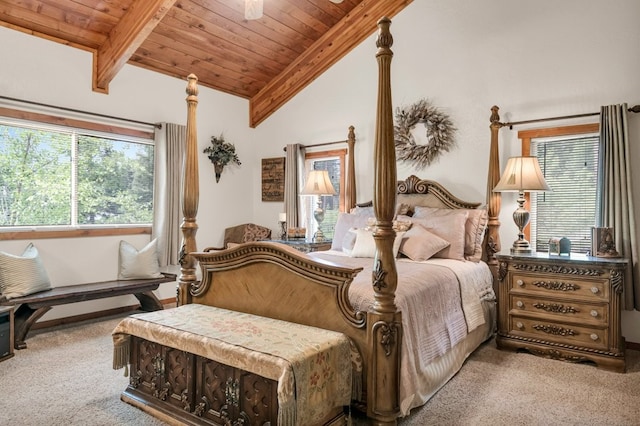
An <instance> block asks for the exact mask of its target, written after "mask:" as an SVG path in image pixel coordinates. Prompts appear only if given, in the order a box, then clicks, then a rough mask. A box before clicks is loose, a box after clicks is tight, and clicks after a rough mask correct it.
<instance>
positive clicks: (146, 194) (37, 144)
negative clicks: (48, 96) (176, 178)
mask: <svg viewBox="0 0 640 426" xmlns="http://www.w3.org/2000/svg"><path fill="white" fill-rule="evenodd" d="M153 154H154V147H153V141H152V140H147V139H141V138H135V137H127V136H121V135H115V134H109V133H101V132H98V131H87V130H80V129H72V128H68V127H62V126H50V125H45V124H41V123H35V122H27V121H24V122H23V121H9V120H4V119H0V227H2V228H20V227H28V228H30V229H31V228H34V227H44V226H46V227H58V228H74V227H82V226H89V227H96V226H101V225H109V226H113V225H118V226H121V225H150V224H151V222H152V218H153V164H154V159H153Z"/></svg>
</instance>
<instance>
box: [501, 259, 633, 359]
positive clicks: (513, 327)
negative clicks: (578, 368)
mask: <svg viewBox="0 0 640 426" xmlns="http://www.w3.org/2000/svg"><path fill="white" fill-rule="evenodd" d="M496 258H497V259H498V279H499V289H498V335H497V336H496V342H497V345H498V347H499V348H500V349H514V350H516V349H524V350H527V351H528V352H531V353H533V354H535V355H540V356H544V357H547V358H553V359H559V360H563V361H570V362H583V361H591V362H594V363H595V364H596V365H597V366H599V367H602V368H606V369H609V370H614V371H618V372H624V371H625V353H624V352H625V341H624V338H623V337H622V335H621V328H620V305H621V303H622V300H621V296H622V287H623V280H624V272H625V269H626V268H627V265H628V261H627V260H626V259H620V258H600V257H591V256H584V255H578V254H572V255H571V256H570V257H565V256H549V255H546V254H540V253H537V254H530V255H511V254H499V255H496Z"/></svg>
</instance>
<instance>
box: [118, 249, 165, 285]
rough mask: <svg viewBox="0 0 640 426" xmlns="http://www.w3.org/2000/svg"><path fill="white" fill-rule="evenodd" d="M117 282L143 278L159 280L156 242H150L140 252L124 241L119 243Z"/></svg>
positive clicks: (160, 275)
mask: <svg viewBox="0 0 640 426" xmlns="http://www.w3.org/2000/svg"><path fill="white" fill-rule="evenodd" d="M118 260H119V262H118V263H119V271H118V279H119V280H134V279H144V278H160V277H162V274H161V273H160V264H159V262H158V241H157V240H156V239H154V240H152V241H151V242H150V243H149V244H147V245H146V246H144V247H143V248H142V249H141V250H137V249H136V248H135V247H134V246H132V245H131V244H129V243H128V242H126V241H120V255H119V258H118Z"/></svg>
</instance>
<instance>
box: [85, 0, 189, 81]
mask: <svg viewBox="0 0 640 426" xmlns="http://www.w3.org/2000/svg"><path fill="white" fill-rule="evenodd" d="M176 1H177V0H140V1H135V2H133V3H132V4H131V7H130V8H129V10H128V11H127V13H126V14H125V15H124V16H123V17H122V19H121V20H120V22H118V24H117V25H116V26H115V27H113V29H112V30H111V32H110V33H109V37H107V40H106V41H105V42H104V43H103V44H102V46H100V47H99V48H98V50H97V51H96V52H95V53H94V57H93V90H94V91H96V92H101V93H108V92H109V83H110V82H111V80H113V78H114V77H115V76H116V74H117V73H118V71H120V70H121V69H122V67H123V66H124V65H125V64H126V63H127V61H128V60H129V58H131V56H132V55H133V54H134V53H135V51H136V50H137V49H138V47H140V45H141V44H142V43H143V42H144V40H145V39H146V38H147V37H148V36H149V34H150V33H151V32H152V31H153V29H154V28H155V27H156V25H158V23H160V21H161V20H162V18H163V17H164V15H166V14H167V12H168V11H169V9H170V8H171V7H172V6H173V4H174V3H175V2H176Z"/></svg>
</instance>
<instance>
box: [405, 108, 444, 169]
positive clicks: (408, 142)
mask: <svg viewBox="0 0 640 426" xmlns="http://www.w3.org/2000/svg"><path fill="white" fill-rule="evenodd" d="M418 123H422V124H424V127H425V128H426V129H427V143H426V144H425V145H419V144H417V143H416V141H415V139H414V137H413V134H412V133H411V132H412V130H413V128H414V127H415V126H416V125H417V124H418ZM456 130H457V129H456V128H455V127H454V126H453V122H452V121H451V119H450V118H449V116H448V115H447V114H445V113H443V112H441V111H440V110H438V108H436V107H434V106H433V105H431V103H430V102H429V101H428V100H426V99H421V100H419V101H418V102H416V103H415V104H413V105H411V106H410V107H409V108H397V109H396V124H395V125H394V126H393V131H394V139H395V146H396V156H397V158H398V160H401V161H407V162H412V163H415V166H416V167H417V168H418V169H423V168H425V167H426V166H428V165H429V164H431V162H432V161H434V160H435V159H436V158H437V157H438V155H440V153H441V152H442V151H447V152H448V151H450V150H451V148H453V147H454V146H455V139H454V134H455V132H456Z"/></svg>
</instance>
